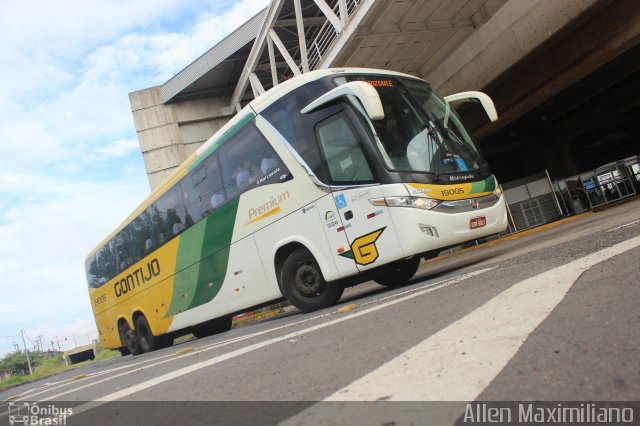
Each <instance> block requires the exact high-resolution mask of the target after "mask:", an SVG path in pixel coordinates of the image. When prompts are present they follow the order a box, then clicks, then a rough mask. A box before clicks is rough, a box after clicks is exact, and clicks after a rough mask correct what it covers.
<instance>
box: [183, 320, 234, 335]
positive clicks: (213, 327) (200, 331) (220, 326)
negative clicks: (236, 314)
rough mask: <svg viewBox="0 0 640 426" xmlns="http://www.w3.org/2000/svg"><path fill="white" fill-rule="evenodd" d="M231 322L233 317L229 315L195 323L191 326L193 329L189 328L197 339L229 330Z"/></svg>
mask: <svg viewBox="0 0 640 426" xmlns="http://www.w3.org/2000/svg"><path fill="white" fill-rule="evenodd" d="M232 322H233V317H232V316H231V315H227V316H224V317H220V318H215V319H212V320H210V321H207V322H203V323H201V324H198V325H196V326H195V327H193V330H191V333H193V335H194V336H196V337H197V338H198V339H201V338H203V337H209V336H213V335H214V334H218V333H224V332H225V331H229V330H231V323H232Z"/></svg>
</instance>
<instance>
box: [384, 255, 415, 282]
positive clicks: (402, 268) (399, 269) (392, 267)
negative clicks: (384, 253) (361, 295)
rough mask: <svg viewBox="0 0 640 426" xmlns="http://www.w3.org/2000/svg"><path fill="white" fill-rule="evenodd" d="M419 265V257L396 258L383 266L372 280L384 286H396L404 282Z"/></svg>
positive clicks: (412, 274)
mask: <svg viewBox="0 0 640 426" xmlns="http://www.w3.org/2000/svg"><path fill="white" fill-rule="evenodd" d="M419 266H420V258H419V257H411V258H409V259H400V260H396V261H395V262H393V263H390V264H388V265H386V266H384V267H383V268H382V269H381V270H380V272H378V273H377V274H376V277H375V278H374V279H373V280H374V281H375V282H377V283H378V284H380V285H383V286H385V287H398V286H401V285H403V284H406V283H407V282H408V281H409V280H410V279H411V278H412V277H413V276H414V275H415V274H416V271H417V270H418V267H419Z"/></svg>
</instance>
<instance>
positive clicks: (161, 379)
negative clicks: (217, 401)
mask: <svg viewBox="0 0 640 426" xmlns="http://www.w3.org/2000/svg"><path fill="white" fill-rule="evenodd" d="M492 269H494V268H493V267H492V268H485V269H480V270H478V271H473V272H469V273H466V274H463V275H460V276H458V277H454V278H451V279H448V280H444V281H441V282H439V283H437V284H436V285H434V284H430V285H428V286H426V287H427V288H423V289H421V290H418V291H413V292H411V293H410V294H407V295H404V296H401V297H399V298H397V299H394V300H390V301H388V302H384V303H381V304H379V305H376V306H372V307H370V308H367V309H363V310H360V311H356V312H354V313H352V314H347V315H343V316H340V317H337V318H335V319H333V320H330V321H327V322H324V323H322V324H317V325H314V326H310V327H307V328H305V329H302V330H299V331H295V332H291V333H288V334H285V335H283V336H279V337H274V338H272V339H269V340H265V341H263V342H258V343H255V344H253V345H249V346H246V347H243V348H239V349H236V350H234V351H231V352H229V353H226V354H222V355H219V356H217V357H214V358H211V359H208V360H205V361H201V362H198V363H195V364H192V365H189V366H187V367H183V368H180V369H178V370H175V371H172V372H169V373H166V374H163V375H161V376H158V377H155V378H153V379H150V380H147V381H145V382H141V383H138V384H136V385H134V386H131V387H128V388H126V389H122V390H120V391H117V392H113V393H111V394H108V395H105V396H103V397H101V398H98V399H96V401H97V402H103V403H104V402H109V401H116V400H118V399H122V398H125V397H127V396H130V395H133V394H135V393H138V392H140V391H143V390H145V389H149V388H151V387H154V386H157V385H159V384H162V383H165V382H168V381H170V380H173V379H177V378H179V377H182V376H184V375H186V374H190V373H193V372H196V371H199V370H201V369H203V368H207V367H211V366H213V365H215V364H218V363H220V362H223V361H226V360H228V359H232V358H235V357H238V356H241V355H244V354H246V353H249V352H253V351H255V350H257V349H260V348H263V347H265V346H269V345H273V344H275V343H279V342H282V341H287V340H289V339H293V338H296V337H299V336H303V335H305V334H308V333H311V332H314V331H317V330H321V329H323V328H327V327H330V326H332V325H335V324H339V323H342V322H345V321H348V320H351V319H354V318H358V317H360V316H363V315H367V314H370V313H373V312H376V311H379V310H381V309H385V308H388V307H389V306H392V305H395V304H398V303H402V302H405V301H407V300H410V299H413V298H415V297H418V296H422V295H425V294H427V293H431V292H433V291H436V290H439V289H441V288H444V287H448V286H450V285H453V284H456V283H459V282H462V281H465V280H467V279H469V278H472V277H476V276H478V275H481V274H483V273H485V272H488V271H491V270H492ZM129 373H130V372H127V373H125V374H129ZM48 399H49V398H48ZM96 406H97V405H96V403H94V402H90V403H87V404H83V405H81V406H79V407H77V408H75V409H74V415H75V414H79V413H81V412H83V411H86V410H89V409H91V408H95V407H96Z"/></svg>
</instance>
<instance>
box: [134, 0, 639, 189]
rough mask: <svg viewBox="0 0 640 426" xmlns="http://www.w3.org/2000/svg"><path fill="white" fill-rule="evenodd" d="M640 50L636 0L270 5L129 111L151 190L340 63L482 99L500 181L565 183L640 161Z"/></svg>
mask: <svg viewBox="0 0 640 426" xmlns="http://www.w3.org/2000/svg"><path fill="white" fill-rule="evenodd" d="M639 41H640V2H636V1H632V0H628V1H626V0H331V1H325V0H272V2H271V3H270V5H269V6H268V7H267V9H265V10H264V11H263V12H261V13H259V14H258V15H256V16H255V17H253V18H252V19H250V20H249V21H248V22H246V23H244V24H243V25H241V26H240V27H239V28H238V29H237V30H236V31H235V32H234V33H232V34H231V35H229V36H228V37H227V38H225V39H224V40H222V41H221V42H220V43H218V44H217V45H216V46H214V47H212V48H211V49H210V50H209V51H208V52H206V53H205V54H203V56H202V57H200V58H199V59H197V60H196V61H194V62H193V63H192V64H190V65H188V66H187V67H186V68H185V69H184V70H182V71H181V72H180V73H178V74H177V75H175V76H174V77H173V78H172V79H171V80H169V81H167V82H166V83H164V84H162V85H161V86H156V87H152V88H148V89H144V90H140V91H137V92H133V93H131V94H130V101H131V107H132V112H133V116H134V122H135V126H136V131H137V132H138V136H139V140H140V146H141V150H142V153H143V156H144V160H145V166H146V169H147V174H148V176H149V182H150V186H151V188H152V189H153V188H155V187H156V186H157V185H158V184H159V183H160V182H161V181H162V180H163V179H164V178H165V177H166V176H167V175H168V174H169V173H170V172H171V170H172V169H173V168H175V167H177V166H178V165H179V164H180V163H181V162H182V161H183V160H184V159H185V158H186V157H187V156H188V155H189V154H190V153H191V152H193V151H194V150H195V149H197V147H198V146H200V144H202V143H203V142H204V141H206V140H207V139H208V138H209V136H211V134H213V133H214V132H215V131H216V130H217V129H219V128H220V127H221V126H222V125H223V124H224V123H225V122H226V121H227V120H228V119H229V118H230V117H231V116H232V115H233V114H234V113H235V112H236V111H237V110H238V109H239V108H241V107H242V106H243V105H244V104H245V103H246V102H248V101H249V100H251V99H252V98H253V97H255V96H257V95H259V94H260V93H262V92H263V91H265V90H268V89H269V88H270V87H272V86H274V85H276V84H278V83H279V82H281V81H282V80H283V79H286V78H289V77H290V76H293V75H297V74H299V73H302V72H306V71H308V70H312V69H317V68H326V67H336V66H338V67H339V66H364V67H374V68H387V69H393V70H398V71H403V72H407V73H410V74H414V75H417V76H419V77H422V78H424V79H425V80H427V81H429V82H430V83H431V84H432V85H433V86H434V87H435V88H436V90H438V91H439V92H440V93H441V94H443V95H448V94H451V93H455V92H458V91H463V90H483V91H485V92H487V93H488V94H489V95H490V96H491V97H492V98H493V99H494V101H495V103H496V107H497V109H498V112H499V114H500V119H499V120H498V122H496V123H492V124H489V123H487V122H486V120H485V119H484V117H482V116H481V115H480V114H479V111H476V110H475V109H473V108H467V109H462V110H461V111H460V112H461V114H462V115H463V120H465V123H466V124H467V125H468V127H469V128H470V129H471V130H472V131H473V133H474V136H475V137H476V138H477V139H478V140H479V141H480V146H481V149H482V151H483V154H484V155H485V157H486V158H487V160H488V161H489V163H490V165H491V167H492V169H493V170H494V172H495V173H496V175H497V176H498V178H499V180H501V181H506V180H512V179H516V178H519V177H521V176H524V175H527V174H532V173H536V172H539V171H541V170H549V172H550V174H551V175H552V177H554V178H562V177H566V176H571V175H574V174H577V173H580V172H582V171H584V170H587V169H590V168H594V167H597V166H598V165H601V164H604V163H606V162H610V161H614V160H617V159H619V158H624V157H626V156H629V155H634V154H637V153H638V152H640V143H639V142H638V141H639V140H640V128H639V126H637V125H636V123H638V122H640V108H639V103H640V101H638V99H640V97H639V96H638V94H640V78H638V77H639V76H640V74H639V73H638V68H640V61H638V60H637V58H638V57H639V56H638V54H639V53H640V45H639Z"/></svg>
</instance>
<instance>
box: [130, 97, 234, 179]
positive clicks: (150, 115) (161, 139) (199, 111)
mask: <svg viewBox="0 0 640 426" xmlns="http://www.w3.org/2000/svg"><path fill="white" fill-rule="evenodd" d="M129 102H130V104H131V111H132V113H133V121H134V124H135V128H136V132H137V133H138V140H139V142H140V150H141V151H142V156H143V159H144V164H145V168H146V170H147V176H148V177H149V186H150V187H151V190H153V189H155V188H157V187H158V186H159V185H160V183H162V181H163V180H164V179H165V178H166V177H167V176H169V175H170V174H171V173H172V172H173V170H174V169H175V168H176V167H178V166H179V165H180V164H181V163H182V162H183V161H184V160H186V159H187V158H188V157H189V155H191V153H193V152H194V151H195V150H197V149H198V147H200V146H201V145H202V144H203V143H204V142H206V141H207V140H208V139H209V138H210V137H211V136H212V135H213V134H214V133H215V132H216V131H217V130H218V129H220V128H221V127H222V126H223V125H224V124H225V123H226V122H227V121H228V120H229V118H230V116H228V115H225V113H224V107H225V106H226V105H227V104H228V102H229V100H228V98H224V97H218V98H207V99H196V100H189V101H183V102H175V103H170V104H164V103H163V102H162V99H161V96H160V87H159V86H156V87H151V88H149V89H144V90H140V91H137V92H132V93H130V94H129Z"/></svg>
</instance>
